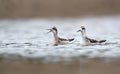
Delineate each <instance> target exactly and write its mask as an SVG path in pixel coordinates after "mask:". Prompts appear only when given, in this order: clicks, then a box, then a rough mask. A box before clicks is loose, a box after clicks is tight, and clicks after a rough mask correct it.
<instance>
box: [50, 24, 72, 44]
mask: <svg viewBox="0 0 120 74" xmlns="http://www.w3.org/2000/svg"><path fill="white" fill-rule="evenodd" d="M48 30H49V32H52V33H53V36H54V45H63V44H67V43H69V42H71V41H73V40H74V38H71V39H64V38H60V37H59V36H58V30H57V28H56V27H55V26H54V27H52V28H51V29H48Z"/></svg>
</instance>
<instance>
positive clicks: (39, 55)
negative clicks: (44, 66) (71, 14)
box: [0, 16, 120, 62]
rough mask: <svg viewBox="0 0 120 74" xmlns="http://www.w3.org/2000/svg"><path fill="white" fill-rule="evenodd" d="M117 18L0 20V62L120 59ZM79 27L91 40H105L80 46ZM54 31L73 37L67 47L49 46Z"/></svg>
mask: <svg viewBox="0 0 120 74" xmlns="http://www.w3.org/2000/svg"><path fill="white" fill-rule="evenodd" d="M119 20H120V16H109V17H107V16H106V17H84V18H77V19H71V18H66V19H65V18H64V19H62V18H60V19H58V18H57V19H55V18H54V19H39V18H38V19H13V20H12V19H4V20H0V57H1V58H2V59H6V58H7V59H19V58H20V59H21V58H31V59H40V60H42V61H44V62H49V61H50V62H57V61H72V60H80V59H84V58H96V57H99V58H119V57H120V22H119ZM81 25H84V26H85V27H86V29H87V35H88V36H89V37H91V38H96V39H106V40H107V42H106V43H104V44H102V45H93V46H82V45H81V44H80V42H81V35H80V33H77V32H76V31H77V30H78V29H79V27H80V26H81ZM53 26H56V27H57V28H58V32H59V36H60V37H63V38H75V40H74V41H73V42H71V43H70V44H67V45H59V46H53V44H52V41H53V40H52V39H53V36H52V33H49V34H47V32H48V31H47V30H46V29H49V28H51V27H53Z"/></svg>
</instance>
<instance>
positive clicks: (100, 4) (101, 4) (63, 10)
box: [0, 0, 120, 18]
mask: <svg viewBox="0 0 120 74" xmlns="http://www.w3.org/2000/svg"><path fill="white" fill-rule="evenodd" d="M119 7H120V0H90V1H89V0H0V18H21V17H22V18H33V17H79V16H91V15H118V14H120V8H119Z"/></svg>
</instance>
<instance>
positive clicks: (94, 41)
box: [86, 37, 98, 43]
mask: <svg viewBox="0 0 120 74" xmlns="http://www.w3.org/2000/svg"><path fill="white" fill-rule="evenodd" d="M86 39H87V40H89V41H90V42H91V43H97V42H98V41H97V40H95V39H90V38H88V37H86Z"/></svg>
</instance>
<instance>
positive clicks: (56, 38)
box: [53, 33, 58, 43]
mask: <svg viewBox="0 0 120 74" xmlns="http://www.w3.org/2000/svg"><path fill="white" fill-rule="evenodd" d="M53 36H54V42H55V43H57V42H58V33H53Z"/></svg>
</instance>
